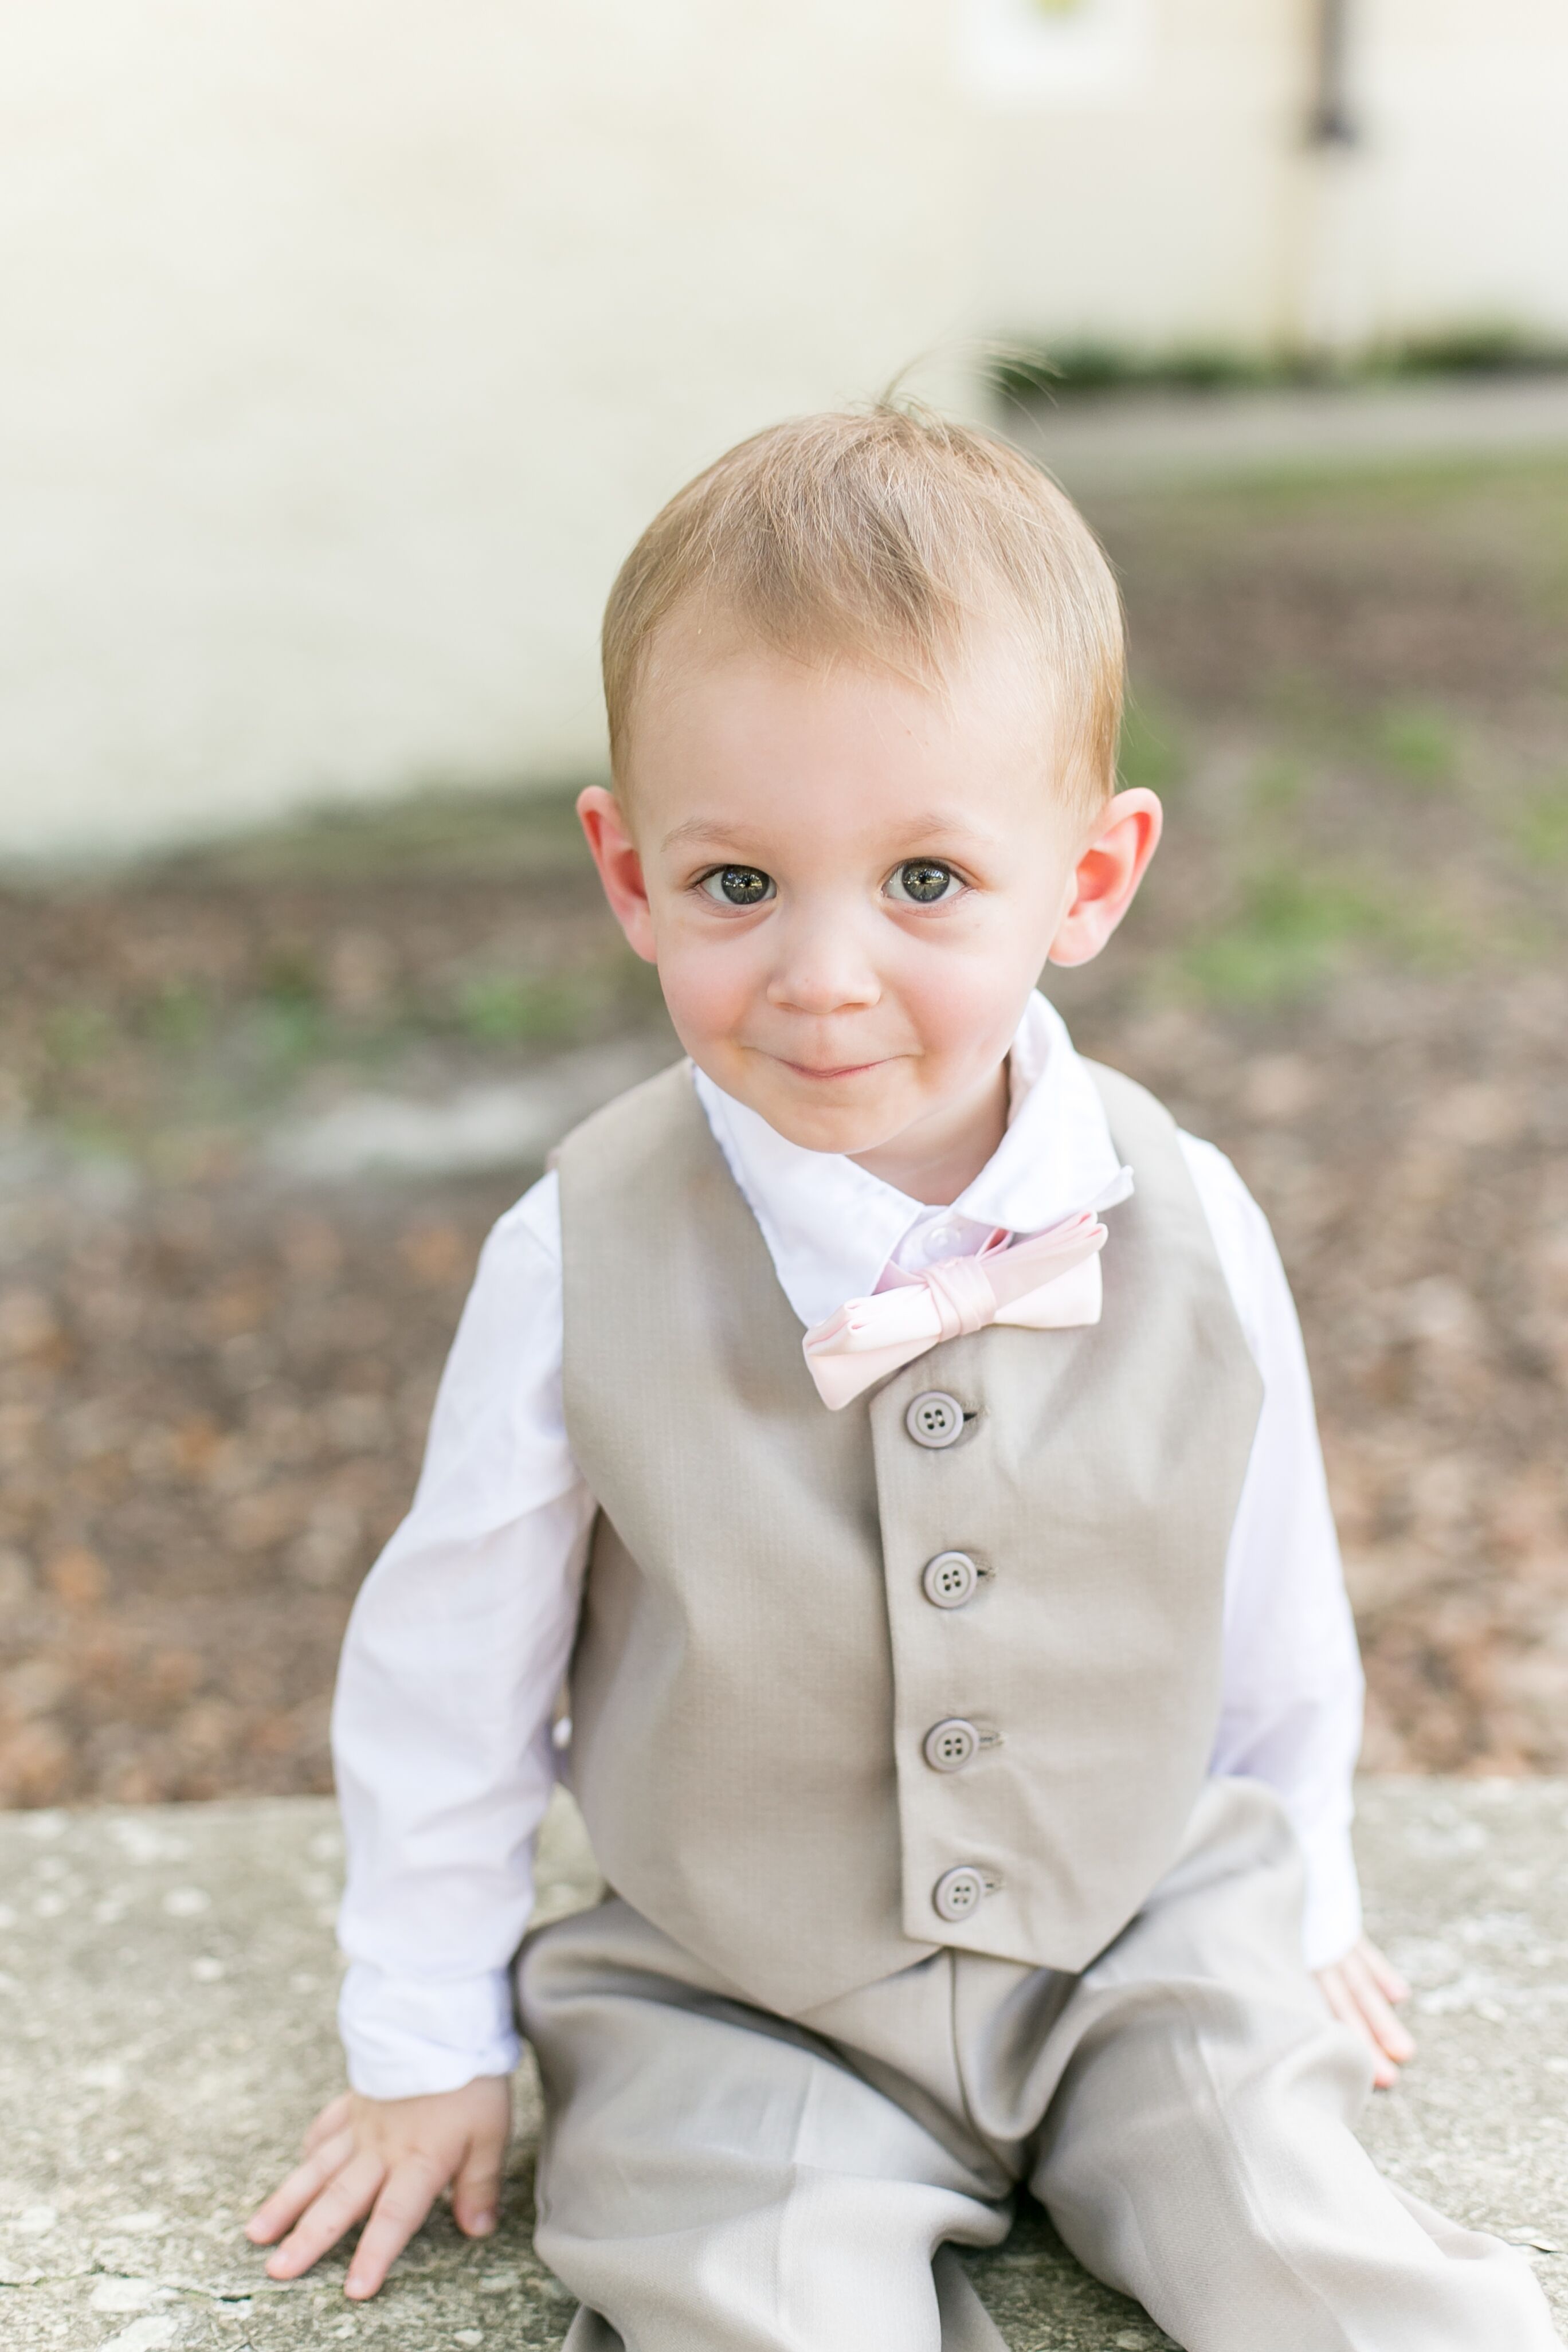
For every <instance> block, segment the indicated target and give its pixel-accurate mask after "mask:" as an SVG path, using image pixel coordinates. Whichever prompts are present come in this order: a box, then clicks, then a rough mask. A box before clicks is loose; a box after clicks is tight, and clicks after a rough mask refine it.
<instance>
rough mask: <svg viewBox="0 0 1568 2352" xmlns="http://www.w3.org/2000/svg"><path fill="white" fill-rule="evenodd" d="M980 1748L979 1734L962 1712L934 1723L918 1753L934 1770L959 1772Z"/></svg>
mask: <svg viewBox="0 0 1568 2352" xmlns="http://www.w3.org/2000/svg"><path fill="white" fill-rule="evenodd" d="M979 1750H980V1734H979V1733H978V1732H977V1731H976V1730H975V1728H974V1726H973V1724H972V1723H965V1721H964V1720H963V1717H962V1716H961V1715H950V1716H949V1717H947V1718H946V1720H945V1721H944V1722H942V1723H933V1724H932V1726H931V1729H930V1730H929V1731H928V1732H927V1733H926V1736H925V1738H924V1739H923V1741H922V1742H921V1754H922V1755H923V1756H924V1758H925V1760H926V1762H927V1763H928V1764H929V1765H930V1766H931V1770H932V1771H933V1772H962V1771H963V1768H964V1766H965V1765H966V1764H968V1763H970V1762H972V1761H973V1758H974V1757H975V1756H976V1755H977V1754H978V1753H979Z"/></svg>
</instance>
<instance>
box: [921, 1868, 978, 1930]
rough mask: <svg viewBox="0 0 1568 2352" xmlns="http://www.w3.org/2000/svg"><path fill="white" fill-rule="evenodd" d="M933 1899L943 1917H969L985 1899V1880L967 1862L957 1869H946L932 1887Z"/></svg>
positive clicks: (938, 1912) (955, 1918)
mask: <svg viewBox="0 0 1568 2352" xmlns="http://www.w3.org/2000/svg"><path fill="white" fill-rule="evenodd" d="M984 1900H985V1881H984V1879H983V1878H982V1877H981V1875H980V1873H979V1872H978V1871H977V1870H973V1869H972V1868H971V1867H970V1865H969V1864H968V1863H966V1862H963V1863H960V1864H959V1865H958V1868H957V1869H956V1870H944V1871H943V1872H942V1876H941V1877H940V1878H939V1879H938V1880H937V1882H936V1885H934V1886H933V1887H932V1888H931V1901H932V1902H933V1903H934V1904H935V1906H936V1910H937V1916H938V1917H939V1918H941V1919H950V1920H958V1919H967V1918H968V1917H969V1915H970V1913H971V1912H972V1911H977V1910H978V1909H979V1907H980V1906H981V1904H982V1903H984Z"/></svg>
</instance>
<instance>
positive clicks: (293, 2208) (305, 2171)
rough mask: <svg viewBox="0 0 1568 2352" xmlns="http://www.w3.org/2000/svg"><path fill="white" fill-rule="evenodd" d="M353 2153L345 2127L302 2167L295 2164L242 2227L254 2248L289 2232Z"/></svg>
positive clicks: (323, 2144)
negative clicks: (287, 2175)
mask: <svg viewBox="0 0 1568 2352" xmlns="http://www.w3.org/2000/svg"><path fill="white" fill-rule="evenodd" d="M352 2155H353V2132H352V2131H350V2130H349V2129H348V2128H347V2126H344V2128H343V2129H342V2130H341V2131H338V2132H336V2133H334V2135H333V2136H332V2137H331V2139H328V2140H322V2141H321V2142H320V2143H319V2144H318V2146H317V2147H316V2150H315V2152H314V2154H313V2155H311V2156H309V2157H307V2158H306V2159H305V2161H304V2163H303V2164H297V2165H296V2166H295V2168H294V2169H293V2171H292V2172H291V2173H290V2174H289V2178H288V2179H287V2180H284V2181H281V2182H280V2183H279V2186H278V2187H277V2188H276V2189H274V2190H273V2192H272V2194H271V2196H270V2197H269V2198H268V2200H267V2202H266V2204H265V2205H259V2206H258V2208H257V2210H256V2211H255V2212H254V2213H253V2214H252V2215H251V2217H250V2219H249V2221H247V2223H246V2225H245V2234H246V2236H247V2238H248V2239H249V2240H250V2242H251V2244H252V2245H254V2246H269V2245H270V2244H271V2243H272V2242H273V2240H274V2238H280V2237H281V2236H282V2235H283V2232H284V2231H285V2230H288V2229H291V2228H292V2227H293V2224H294V2223H295V2222H296V2221H298V2220H299V2218H300V2214H301V2213H302V2212H303V2211H304V2210H305V2208H306V2206H307V2205H308V2204H309V2203H310V2200H311V2199H312V2198H313V2197H315V2196H317V2195H318V2194H319V2193H320V2191H321V2189H324V2188H325V2186H326V2184H327V2182H328V2181H329V2180H330V2179H331V2177H332V2175H333V2173H334V2172H336V2171H338V2170H339V2169H340V2168H341V2167H342V2166H343V2165H345V2164H346V2163H347V2162H348V2160H349V2158H350V2157H351V2156H352Z"/></svg>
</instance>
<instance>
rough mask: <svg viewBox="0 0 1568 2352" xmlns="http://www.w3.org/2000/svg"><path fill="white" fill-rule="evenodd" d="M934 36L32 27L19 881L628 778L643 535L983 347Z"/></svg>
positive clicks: (602, 3) (263, 13)
mask: <svg viewBox="0 0 1568 2352" xmlns="http://www.w3.org/2000/svg"><path fill="white" fill-rule="evenodd" d="M960 132H961V125H960V124H959V122H958V121H957V119H956V117H955V113H954V110H953V107H952V72H951V59H950V56H949V49H948V23H947V14H946V6H945V0H854V5H848V4H847V0H795V5H793V6H792V7H791V8H789V9H788V10H777V9H773V8H771V7H769V8H765V7H763V6H761V5H755V0H660V5H657V6H650V5H646V0H572V5H570V6H564V7H563V6H546V5H543V0H463V5H461V6H458V7H453V6H449V5H441V0H221V5H212V0H47V5H39V6H37V7H30V8H26V9H23V8H20V7H17V8H13V9H10V10H8V11H6V12H5V26H4V30H3V32H0V316H3V317H4V319H5V341H6V346H7V359H6V364H5V370H4V373H3V374H0V853H5V852H9V853H15V852H18V851H20V852H27V851H32V850H46V851H60V850H63V851H66V852H70V851H73V850H77V849H80V848H95V847H99V846H104V845H118V844H129V843H137V842H145V841H149V840H155V839H158V838H161V837H165V836H179V835H186V834H188V833H192V832H200V831H204V830H208V829H211V828H214V827H227V826H231V825H235V824H242V823H244V822H246V821H247V820H248V819H250V818H253V817H255V816H258V815H261V814H268V813H271V812H273V811H275V810H278V809H279V808H281V807H284V806H286V805H288V804H289V803H294V802H298V801H301V800H308V799H310V798H313V797H318V796H321V795H334V796H342V795H353V794H363V793H383V792H388V791H396V790H402V789H405V788H407V787H408V786H409V785H411V784H416V783H418V782H421V781H423V780H453V781H465V780H485V779H489V778H500V777H506V776H516V775H528V774H531V775H546V774H551V773H558V772H563V771H567V772H570V771H573V770H575V769H581V768H583V767H584V766H592V765H595V764H596V762H597V761H598V759H599V757H600V716H599V709H598V699H597V687H596V679H595V664H594V636H595V625H596V622H597V615H598V611H599V607H600V605H601V604H602V602H603V598H604V593H605V588H606V586H607V584H608V582H609V579H610V577H611V575H612V573H613V572H614V569H615V566H616V562H618V561H619V558H620V556H621V555H622V553H623V552H624V551H625V550H626V546H627V545H628V544H629V542H630V540H631V538H632V537H633V536H634V535H635V533H636V531H637V529H638V528H639V527H640V525H641V523H642V522H643V521H644V520H646V519H647V516H648V514H649V513H650V512H651V511H652V509H653V508H654V507H655V506H656V504H657V503H658V501H659V500H661V499H663V497H665V496H666V495H667V494H668V492H669V491H670V490H671V489H672V488H675V487H676V486H677V484H678V483H679V481H680V480H681V479H683V478H685V476H686V475H687V474H688V473H689V471H691V470H692V468H693V467H695V466H697V465H698V464H699V463H700V462H701V461H702V460H703V459H704V458H705V457H709V456H710V455H712V454H714V453H716V452H717V451H718V450H719V449H720V448H721V447H722V446H725V445H726V444H727V443H728V442H729V441H731V440H732V439H733V438H735V437H736V436H738V435H740V434H741V433H742V432H745V431H747V430H750V429H752V428H753V427H755V426H757V425H761V424H763V423H765V422H767V421H769V420H770V419H772V418H773V417H774V416H776V415H780V414H782V413H785V412H787V411H789V410H792V409H795V408H798V407H801V406H806V405H811V404H817V403H820V402H823V401H826V400H831V399H835V398H839V397H844V396H848V395H855V394H862V393H864V392H866V391H868V390H869V389H872V388H875V387H876V386H877V385H878V384H879V383H881V382H883V381H885V380H886V378H887V377H888V376H889V374H890V373H892V372H893V371H894V370H896V369H897V368H898V367H900V365H901V364H902V363H904V362H906V361H908V360H909V359H910V358H911V357H912V356H913V355H915V354H916V353H918V352H920V351H921V349H922V347H924V346H927V345H929V344H931V343H932V342H933V341H941V339H942V338H943V337H951V336H952V334H953V333H954V331H955V330H956V329H958V328H959V327H960V326H961V325H962V324H963V312H962V304H961V296H960V290H959V289H960V274H959V251H960V245H961V241H962V230H961V191H960V187H959V182H958V176H957V175H958V166H959V160H960Z"/></svg>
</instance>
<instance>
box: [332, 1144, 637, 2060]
mask: <svg viewBox="0 0 1568 2352" xmlns="http://www.w3.org/2000/svg"><path fill="white" fill-rule="evenodd" d="M561 1346H562V1305H561V1254H560V1206H559V1194H558V1191H557V1188H556V1181H555V1179H554V1177H553V1176H547V1177H546V1178H545V1179H544V1180H543V1181H542V1183H540V1184H537V1185H535V1187H534V1188H533V1190H532V1191H531V1192H529V1193H527V1194H526V1195H525V1196H524V1198H523V1199H522V1200H521V1201H520V1202H518V1204H517V1206H516V1207H515V1208H514V1209H512V1210H510V1212H509V1213H508V1214H507V1215H506V1216H504V1217H503V1218H502V1219H501V1221H500V1223H499V1224H498V1225H497V1226H496V1228H495V1230H494V1231H493V1233H492V1234H490V1236H489V1240H488V1242H487V1243H486V1244H485V1247H484V1250H483V1252H482V1254H481V1255H480V1259H479V1271H478V1273H477V1275H476V1276H475V1279H474V1286H473V1289H472V1290H471V1292H470V1293H469V1296H468V1304H467V1306H466V1307H465V1308H464V1310H463V1317H462V1321H461V1323H460V1324H459V1326H458V1335H457V1338H456V1339H455V1341H454V1342H453V1346H452V1352H451V1355H450V1356H449V1358H448V1359H447V1368H446V1371H445V1373H444V1375H443V1377H442V1381H441V1386H440V1390H439V1391H438V1393H437V1400H436V1408H435V1412H434V1415H433V1417H432V1420H431V1424H430V1434H429V1440H428V1444H427V1445H426V1454H425V1465H424V1469H423V1472H422V1474H421V1476H420V1480H419V1485H418V1488H417V1491H416V1495H415V1498H414V1504H413V1507H412V1508H411V1510H410V1511H409V1514H408V1516H407V1517H406V1518H405V1520H404V1522H403V1524H402V1526H401V1527H400V1528H398V1529H397V1531H396V1533H395V1535H394V1536H393V1538H392V1540H391V1541H390V1542H389V1543H388V1545H387V1547H386V1549H385V1550H384V1552H383V1553H382V1555H381V1558H380V1559H378V1560H377V1561H376V1563H375V1566H374V1568H373V1569H372V1570H371V1572H370V1575H369V1576H368V1577H367V1578H366V1580H365V1582H364V1584H363V1587H362V1589H361V1591H360V1594H359V1598H358V1600H357V1601H356V1602H355V1604H354V1609H353V1616H352V1617H351V1619H350V1622H349V1629H348V1633H347V1635H346V1637H345V1640H344V1644H343V1654H342V1664H341V1665H340V1668H339V1673H338V1685H337V1696H336V1700H335V1703H334V1706H333V1711H332V1753H333V1759H334V1763H335V1766H336V1771H337V1783H338V1794H339V1799H340V1802H341V1805H342V1820H343V1831H344V1837H345V1840H346V1843H347V1849H348V1877H347V1886H346V1891H345V1894H344V1896H343V1903H342V1912H341V1914H340V1917H339V1940H340V1942H341V1944H342V1949H343V1951H344V1953H345V1954H346V1956H347V1958H348V1961H349V1968H348V1972H347V1974H346V1976H345V1978H344V1979H343V1986H342V1997H341V2000H340V2004H339V2023H340V2026H341V2029H342V2037H343V2043H344V2048H345V2051H346V2053H347V2057H348V2067H349V2079H350V2081H351V2082H352V2083H353V2085H354V2088H355V2089H356V2090H359V2091H363V2092H364V2093H366V2094H367V2095H370V2096H371V2097H373V2098H379V2099H392V2098H408V2097H412V2096H415V2095H418V2094H420V2093H423V2092H429V2091H446V2090H455V2089H457V2088H458V2087H459V2086H460V2085H461V2084H464V2083H467V2082H470V2081H472V2079H473V2078H474V2077H475V2076H476V2075H479V2074H507V2073H509V2072H510V2070H511V2068H512V2067H513V2066H515V2065H516V2063H517V2061H518V2057H519V2054H520V2053H519V2042H518V2036H517V2032H516V2029H515V2026H514V2022H513V2013H512V1997H511V1983H510V1961H511V1958H512V1955H513V1954H514V1953H515V1951H516V1949H517V1947H518V1945H519V1943H520V1942H521V1937H522V1933H523V1929H524V1927H526V1925H527V1922H528V1916H529V1912H530V1910H531V1906H532V1901H533V1874H532V1858H533V1844H534V1839H535V1834H536V1832H537V1831H538V1827H539V1823H540V1821H541V1820H542V1816H543V1812H544V1808H545V1805H546V1803H547V1801H548V1800H549V1796H550V1792H551V1789H552V1785H553V1781H554V1778H555V1774H554V1751H553V1748H552V1742H551V1715H552V1708H553V1705H554V1701H555V1697H556V1694H557V1693H558V1691H559V1690H560V1688H561V1685H562V1682H563V1678H564V1675H565V1670H566V1662H567V1658H568V1656H569V1654H570V1651H571V1645H572V1638H573V1633H574V1627H575V1624H576V1618H577V1610H578V1603H579V1599H580V1595H581V1590H582V1577H583V1565H584V1555H585V1552H586V1548H587V1535H588V1528H589V1526H590V1524H591V1522H592V1518H593V1513H594V1505H593V1501H592V1498H591V1497H590V1496H589V1495H588V1493H587V1490H586V1488H585V1487H584V1484H583V1480H582V1477H581V1475H580V1474H579V1473H578V1471H577V1468H576V1465H575V1464H574V1461H573V1458H572V1454H571V1451H570V1449H569V1447H568V1445H567V1442H566V1428H565V1416H564V1410H563V1402H562V1392H561Z"/></svg>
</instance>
